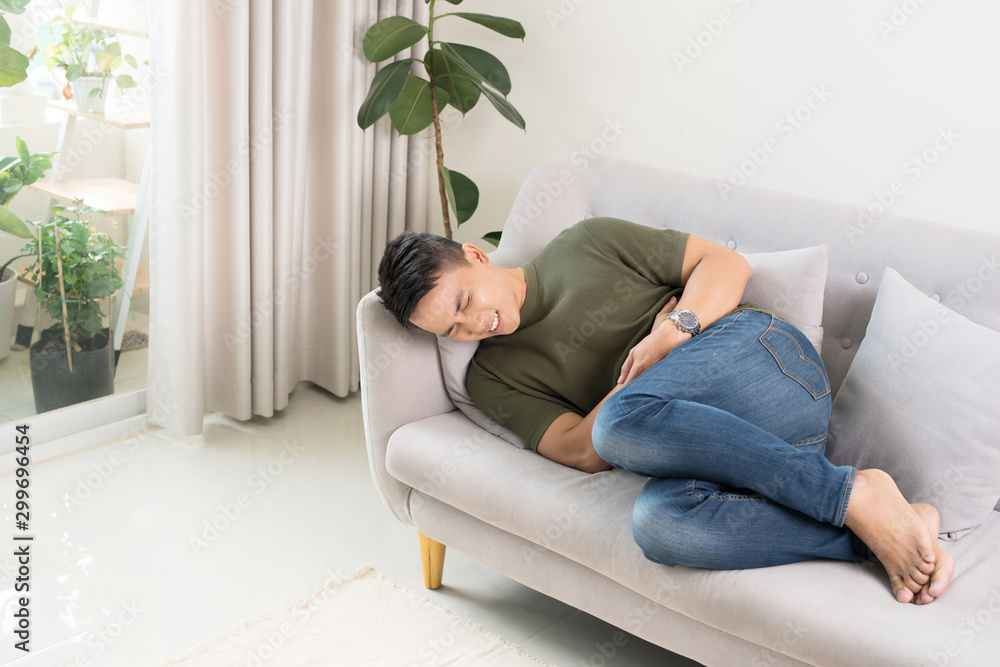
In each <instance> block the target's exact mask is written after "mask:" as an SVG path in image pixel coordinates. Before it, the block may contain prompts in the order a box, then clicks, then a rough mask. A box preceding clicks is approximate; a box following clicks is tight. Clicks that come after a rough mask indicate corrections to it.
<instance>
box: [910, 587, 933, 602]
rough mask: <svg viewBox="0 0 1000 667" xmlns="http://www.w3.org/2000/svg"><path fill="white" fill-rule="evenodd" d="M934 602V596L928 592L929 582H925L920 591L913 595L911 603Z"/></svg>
mask: <svg viewBox="0 0 1000 667" xmlns="http://www.w3.org/2000/svg"><path fill="white" fill-rule="evenodd" d="M931 602H934V596H933V595H931V594H930V584H925V585H924V586H922V587H921V588H920V591H919V592H918V593H917V594H916V595H914V596H913V604H916V605H924V604H930V603H931Z"/></svg>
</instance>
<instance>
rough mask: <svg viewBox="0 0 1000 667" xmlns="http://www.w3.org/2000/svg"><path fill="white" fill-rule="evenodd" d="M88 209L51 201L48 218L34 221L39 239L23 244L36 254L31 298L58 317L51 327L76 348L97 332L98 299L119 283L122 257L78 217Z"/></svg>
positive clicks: (99, 321) (115, 246)
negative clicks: (39, 274) (44, 220)
mask: <svg viewBox="0 0 1000 667" xmlns="http://www.w3.org/2000/svg"><path fill="white" fill-rule="evenodd" d="M92 211H94V209H92V208H91V207H89V206H83V205H82V202H79V201H77V202H75V203H74V206H73V207H72V208H67V207H64V206H54V207H53V212H54V214H53V216H52V219H51V220H50V221H49V222H48V223H46V224H43V225H39V228H38V229H39V236H38V238H34V239H32V240H31V241H30V242H29V243H28V244H27V245H26V246H25V247H24V250H25V252H28V253H29V254H32V255H34V256H35V257H36V260H35V263H34V264H33V265H32V266H31V267H30V268H29V271H31V272H32V273H33V274H35V276H36V277H38V278H39V279H38V285H37V287H36V288H35V297H36V298H37V299H38V303H39V304H41V305H42V307H43V308H45V310H46V311H47V312H48V313H49V315H51V316H52V317H53V318H54V319H55V320H57V322H56V323H55V324H54V325H52V327H50V329H52V330H56V331H58V330H60V329H62V330H63V331H64V333H67V334H68V335H67V338H68V340H69V341H70V342H71V344H72V345H73V349H74V350H77V351H78V350H80V349H86V346H87V344H88V342H90V341H92V340H95V337H96V336H97V335H98V334H100V333H101V332H102V330H103V328H104V326H103V319H102V318H103V313H102V311H101V301H102V300H104V299H107V298H109V297H111V296H112V295H114V294H115V292H117V291H118V289H119V288H120V287H121V286H122V278H121V274H120V273H119V271H118V268H117V266H116V265H115V259H117V258H119V257H124V252H123V248H122V246H121V245H119V244H117V243H115V242H114V241H113V240H112V239H111V236H110V235H109V234H107V233H104V232H98V231H96V230H95V229H94V228H93V226H92V225H91V223H90V222H89V221H87V220H84V219H83V216H85V215H87V214H89V213H91V212H92ZM64 213H69V214H71V215H72V217H69V216H67V215H65V214H64ZM57 234H58V241H57ZM39 244H40V245H41V251H40V255H41V257H40V258H39ZM39 266H41V276H40V277H39V276H38V273H39V272H38V267H39ZM60 274H61V280H60ZM64 304H65V307H64Z"/></svg>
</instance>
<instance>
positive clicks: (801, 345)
mask: <svg viewBox="0 0 1000 667" xmlns="http://www.w3.org/2000/svg"><path fill="white" fill-rule="evenodd" d="M760 342H761V343H762V344H763V345H764V347H766V348H767V350H768V351H769V352H770V353H771V356H773V357H774V360H775V361H777V362H778V366H780V367H781V371H782V372H783V373H784V374H785V375H787V376H788V377H790V378H792V379H793V380H795V381H796V382H798V383H799V384H800V385H802V386H803V387H805V388H806V390H808V391H809V393H810V394H812V397H813V398H815V399H819V398H823V397H824V396H826V395H827V394H829V393H830V380H829V378H827V375H826V369H825V368H824V367H823V360H822V359H820V357H819V354H818V353H817V352H816V348H815V347H813V345H812V343H810V342H809V339H808V338H806V337H805V335H804V334H803V333H802V332H801V331H799V330H798V329H796V328H795V327H794V326H793V325H791V324H789V323H788V322H785V321H784V320H780V319H778V318H777V317H773V316H772V317H771V326H769V327H768V328H767V331H765V332H764V333H762V334H761V335H760Z"/></svg>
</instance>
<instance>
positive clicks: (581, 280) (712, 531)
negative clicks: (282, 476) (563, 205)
mask: <svg viewBox="0 0 1000 667" xmlns="http://www.w3.org/2000/svg"><path fill="white" fill-rule="evenodd" d="M750 276H751V270H750V267H749V265H748V264H747V262H746V260H744V259H743V258H742V257H741V256H740V255H738V254H737V253H735V252H733V251H731V250H729V249H727V248H725V247H724V246H721V245H718V244H716V243H713V242H711V241H708V240H706V239H702V238H699V237H697V236H693V235H690V234H686V233H683V232H678V231H672V230H664V229H656V228H652V227H647V226H644V225H638V224H635V223H631V222H627V221H624V220H618V219H615V218H591V219H588V220H584V221H582V222H580V223H577V224H576V225H574V226H573V227H571V228H569V229H567V230H565V231H563V232H562V233H560V234H559V235H558V236H557V237H556V238H555V239H553V240H552V241H551V242H550V243H549V244H548V245H547V246H546V247H545V248H544V249H543V250H542V251H541V252H539V253H538V255H537V256H536V257H535V258H533V259H532V260H531V261H529V262H527V263H525V264H524V265H523V266H521V267H518V268H516V269H507V268H503V267H499V266H496V265H494V264H492V262H491V261H490V258H489V256H488V255H487V254H486V253H485V252H483V251H482V250H481V249H479V248H478V247H476V246H475V245H472V244H468V243H467V244H464V245H459V244H458V243H455V242H453V241H449V240H447V239H444V238H441V237H438V236H434V235H430V234H420V235H418V234H413V233H404V234H402V235H400V236H399V237H397V238H396V239H394V240H393V241H391V242H390V243H389V245H388V246H387V248H386V252H385V255H384V257H383V259H382V261H381V263H380V265H379V282H380V285H381V287H380V289H379V292H378V295H379V297H380V299H381V300H382V303H383V304H384V305H385V306H386V308H388V309H389V311H390V312H391V313H392V314H393V316H394V317H395V318H396V320H397V321H399V322H400V324H402V325H403V326H411V325H416V326H417V327H419V328H421V329H424V330H426V331H430V332H433V333H435V334H437V335H439V336H445V337H448V338H451V339H454V340H462V341H473V340H478V341H481V343H480V345H479V348H478V350H477V352H476V355H475V357H474V359H473V362H472V364H471V365H470V369H469V374H468V378H467V384H468V389H469V393H470V394H471V395H472V397H473V399H474V400H475V402H476V404H477V405H478V406H479V407H480V408H481V409H482V410H483V411H484V412H487V413H488V414H504V415H510V416H509V417H505V418H504V419H503V425H505V426H507V427H508V428H510V429H511V430H512V431H514V432H515V433H517V434H518V435H519V436H521V438H522V439H524V441H525V442H526V443H527V444H528V445H529V446H530V447H531V448H532V449H534V450H536V451H537V452H538V453H539V454H541V455H542V456H545V457H547V458H549V459H552V460H553V461H556V462H558V463H561V464H563V465H567V466H571V467H574V468H577V469H580V470H583V471H586V472H598V471H602V470H608V469H610V468H611V467H612V466H616V467H619V468H622V469H624V470H627V471H629V472H632V473H634V474H636V475H641V476H645V477H649V478H650V479H649V480H648V481H647V483H646V485H645V486H644V487H643V489H642V491H641V493H640V494H639V497H638V499H637V500H636V503H635V507H634V509H633V516H632V526H633V535H634V537H635V540H636V542H637V543H638V544H639V546H640V547H641V548H642V550H643V553H644V554H645V555H646V557H647V558H649V559H650V560H653V561H655V562H658V563H663V564H666V565H676V564H682V565H688V566H694V567H707V568H717V569H734V568H748V567H765V566H770V565H780V564H783V563H791V562H797V561H802V560H811V559H817V558H835V559H840V560H860V559H866V558H869V557H870V556H872V555H874V556H875V557H877V558H878V559H879V561H880V562H881V563H882V564H883V566H885V568H886V571H887V573H888V575H889V579H890V583H891V585H892V589H893V593H894V595H895V597H896V599H897V600H898V601H899V602H912V603H914V604H918V605H923V604H928V603H930V602H932V601H933V600H934V599H935V598H936V597H938V596H940V595H941V594H943V593H944V592H945V590H946V589H947V587H948V583H949V581H950V579H951V576H952V574H953V572H954V561H953V560H952V558H951V556H950V555H949V554H948V553H947V552H946V551H945V550H944V549H943V548H941V546H940V545H939V544H938V543H937V539H936V538H937V533H938V530H939V524H940V520H939V517H938V513H937V510H935V509H934V508H933V507H931V506H929V505H925V504H913V505H910V504H908V503H907V502H906V500H905V499H904V498H903V496H902V494H901V493H900V492H899V490H898V488H897V487H896V485H895V483H894V482H893V480H892V479H891V478H890V477H889V476H888V475H887V474H886V473H884V472H882V471H880V470H875V469H869V470H860V471H859V470H857V469H855V468H853V467H851V466H842V467H837V466H834V465H833V464H832V463H830V462H829V461H828V460H827V459H826V458H824V456H823V452H824V450H825V447H826V430H827V425H828V422H829V418H830V387H829V381H828V379H827V376H826V372H825V369H824V368H823V364H822V361H821V360H820V357H819V355H818V354H817V353H816V350H815V348H814V347H813V346H812V345H811V344H810V343H809V342H808V340H807V339H806V338H805V337H804V336H803V335H802V333H801V332H799V331H798V330H797V329H796V328H795V327H794V326H793V325H791V324H790V323H788V322H785V321H784V320H782V319H781V318H779V317H776V316H775V315H773V314H772V313H769V312H767V311H766V310H764V309H762V308H759V307H757V306H755V305H754V304H749V303H743V304H741V303H740V299H741V297H742V295H743V291H744V289H745V287H746V284H747V281H748V280H749V279H750Z"/></svg>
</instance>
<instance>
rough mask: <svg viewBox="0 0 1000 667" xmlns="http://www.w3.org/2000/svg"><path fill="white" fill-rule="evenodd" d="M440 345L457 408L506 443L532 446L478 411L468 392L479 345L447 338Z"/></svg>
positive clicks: (442, 339) (446, 378)
mask: <svg viewBox="0 0 1000 667" xmlns="http://www.w3.org/2000/svg"><path fill="white" fill-rule="evenodd" d="M437 341H438V351H439V352H440V354H441V370H442V371H443V372H444V384H445V387H447V388H448V395H449V396H451V400H452V402H453V403H454V404H455V407H457V408H458V409H459V410H461V411H462V414H464V415H465V416H466V417H468V418H469V419H470V420H471V421H472V422H473V423H474V424H476V425H477V426H479V427H480V428H483V429H485V430H486V431H488V432H490V433H492V434H493V435H495V436H497V437H498V438H502V439H504V440H506V441H507V442H509V443H510V444H512V445H514V446H515V447H520V448H521V449H527V448H528V445H526V444H525V442H524V440H522V439H521V438H520V437H519V436H518V435H517V434H516V433H514V432H513V431H511V430H510V429H509V428H506V427H503V426H501V425H500V424H498V423H496V422H495V421H493V420H492V419H490V418H489V417H488V416H487V415H486V414H485V413H484V412H483V411H482V410H480V409H479V408H478V407H476V403H475V402H474V401H473V400H472V396H470V395H469V390H468V389H466V388H465V376H466V375H467V374H468V372H469V364H471V363H472V357H473V355H475V354H476V350H477V349H479V341H464V342H463V341H456V340H452V339H450V338H444V337H443V336H438V337H437Z"/></svg>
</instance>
